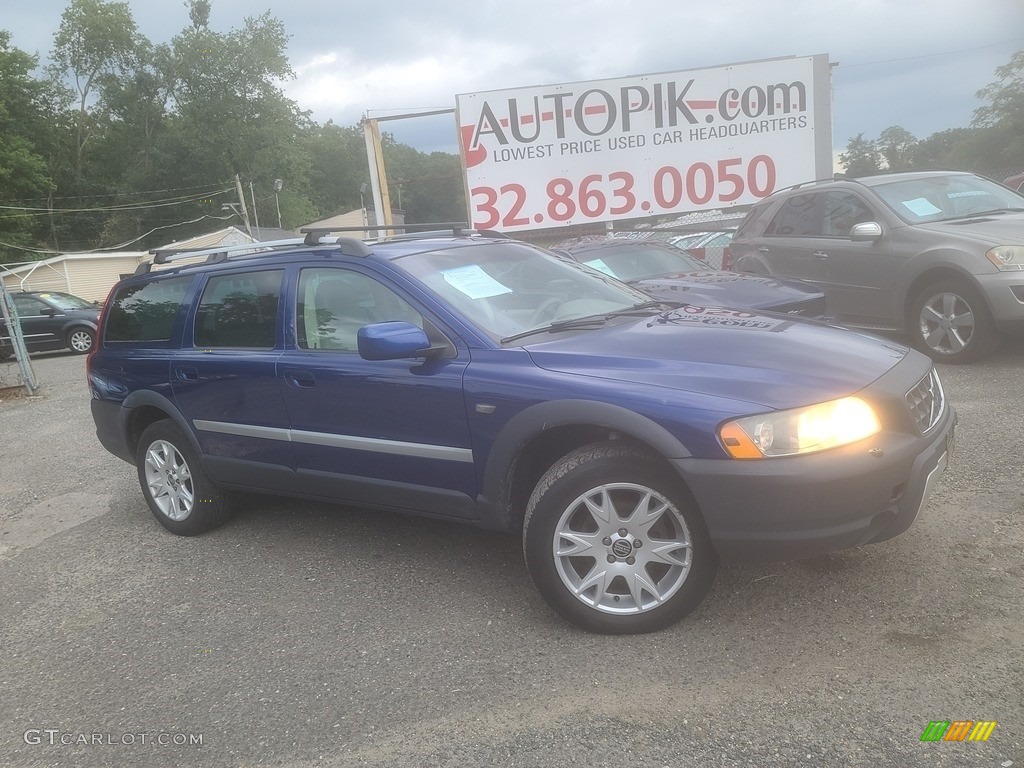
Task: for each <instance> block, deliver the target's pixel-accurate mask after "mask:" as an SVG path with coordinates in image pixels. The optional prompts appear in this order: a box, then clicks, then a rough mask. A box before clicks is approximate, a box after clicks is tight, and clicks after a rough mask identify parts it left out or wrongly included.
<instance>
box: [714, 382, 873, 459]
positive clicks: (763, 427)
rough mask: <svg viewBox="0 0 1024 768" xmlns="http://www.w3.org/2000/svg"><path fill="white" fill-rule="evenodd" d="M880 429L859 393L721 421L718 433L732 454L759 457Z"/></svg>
mask: <svg viewBox="0 0 1024 768" xmlns="http://www.w3.org/2000/svg"><path fill="white" fill-rule="evenodd" d="M881 429H882V426H881V424H880V423H879V421H878V417H877V416H876V415H875V411H874V409H872V407H871V406H870V405H868V404H867V403H866V402H864V401H863V400H861V399H860V398H859V397H844V398H841V399H839V400H831V401H829V402H827V403H819V404H818V405H811V406H808V407H807V408H793V409H791V410H788V411H775V412H774V413H765V414H761V415H759V416H747V417H744V418H742V419H736V420H735V421H730V422H727V423H725V424H723V425H722V426H721V427H720V428H719V430H718V436H719V438H720V439H721V441H722V445H723V446H725V450H726V451H728V452H729V455H730V456H731V457H732V458H734V459H761V458H765V457H769V458H771V457H776V456H795V455H798V454H802V453H814V452H816V451H824V450H827V449H829V448H837V447H839V446H841V445H847V444H849V443H855V442H857V441H858V440H863V439H864V438H865V437H870V436H871V435H874V434H876V433H877V432H879V431H880V430H881Z"/></svg>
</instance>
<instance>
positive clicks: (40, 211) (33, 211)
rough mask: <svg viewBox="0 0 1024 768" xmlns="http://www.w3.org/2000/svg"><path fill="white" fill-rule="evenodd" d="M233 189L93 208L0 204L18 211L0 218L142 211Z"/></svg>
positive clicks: (191, 200)
mask: <svg viewBox="0 0 1024 768" xmlns="http://www.w3.org/2000/svg"><path fill="white" fill-rule="evenodd" d="M233 191H234V190H233V189H231V188H228V189H221V190H216V191H214V192H208V193H205V194H202V195H191V196H187V197H175V198H170V199H167V200H155V201H152V202H149V203H145V204H136V203H125V204H123V205H111V206H98V207H95V208H29V207H22V206H14V205H0V210H3V211H18V213H16V214H12V215H8V216H0V219H13V218H18V217H20V216H48V215H51V214H55V213H57V214H62V213H110V212H118V211H144V210H148V209H151V208H167V207H168V206H173V205H185V204H186V203H193V202H196V201H197V200H202V199H204V198H207V197H216V196H218V195H223V194H226V193H228V192H233Z"/></svg>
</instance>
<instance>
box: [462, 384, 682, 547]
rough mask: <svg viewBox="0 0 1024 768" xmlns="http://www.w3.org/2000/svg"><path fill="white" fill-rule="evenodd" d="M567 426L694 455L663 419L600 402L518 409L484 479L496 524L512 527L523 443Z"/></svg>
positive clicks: (674, 454)
mask: <svg viewBox="0 0 1024 768" xmlns="http://www.w3.org/2000/svg"><path fill="white" fill-rule="evenodd" d="M564 426H595V427H603V428H607V429H609V430H614V431H616V432H621V433H622V434H624V435H628V436H630V437H633V438H636V439H637V440H639V441H641V442H643V443H645V444H647V445H649V446H651V448H652V449H654V450H655V451H657V452H658V453H660V454H661V455H662V456H664V457H665V458H666V459H683V458H687V457H689V456H691V455H692V454H691V453H690V451H689V450H688V449H687V448H686V446H685V445H683V444H682V442H680V441H679V439H678V438H677V437H676V436H675V435H673V434H672V433H671V432H669V431H668V430H667V429H665V428H664V427H663V426H661V425H660V424H658V423H657V422H655V421H653V420H651V419H649V418H648V417H646V416H643V415H642V414H639V413H637V412H636V411H631V410H629V409H628V408H623V407H622V406H619V405H613V404H611V403H604V402H601V401H598V400H550V401H547V402H543V403H537V404H536V405H532V406H530V407H529V408H525V409H524V410H522V411H520V412H519V413H517V414H516V415H515V416H513V417H512V418H511V419H509V421H508V422H507V423H506V424H505V426H504V427H503V428H502V429H501V432H499V433H498V437H497V438H496V439H495V441H494V444H493V445H492V446H491V451H490V453H489V454H488V456H487V464H486V466H485V467H484V473H483V478H482V483H481V494H480V498H479V499H478V502H479V504H480V506H481V507H482V508H483V509H484V510H488V511H489V512H490V514H488V513H487V512H485V513H484V517H485V518H486V517H492V518H493V520H494V523H495V527H497V528H500V529H505V530H512V520H511V515H510V512H509V509H508V505H509V495H510V493H511V478H512V475H513V470H514V468H515V464H516V460H517V458H518V456H519V453H520V451H521V450H522V447H523V446H524V445H525V444H526V443H527V442H528V441H529V440H530V439H531V438H532V437H534V436H536V435H538V434H540V433H541V432H544V431H545V430H548V429H553V428H555V427H564Z"/></svg>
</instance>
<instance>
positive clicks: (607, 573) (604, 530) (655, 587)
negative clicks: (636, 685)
mask: <svg viewBox="0 0 1024 768" xmlns="http://www.w3.org/2000/svg"><path fill="white" fill-rule="evenodd" d="M523 538H524V544H523V549H524V553H525V555H526V564H527V568H528V569H529V571H530V576H531V577H532V578H533V581H534V583H535V584H536V586H537V589H538V590H539V591H540V593H541V595H542V596H543V597H544V599H545V600H546V601H547V602H548V604H549V605H550V606H551V607H552V608H554V609H555V611H557V612H558V613H559V614H561V615H562V616H563V617H564V618H566V619H568V620H569V621H571V622H573V623H575V624H577V625H579V626H581V627H583V628H584V629H587V630H590V631H593V632H601V633H606V634H631V633H642V632H654V631H657V630H660V629H664V628H666V627H668V626H671V625H672V624H674V623H676V622H677V621H679V620H680V619H682V618H683V617H684V616H686V615H687V614H689V613H690V612H691V611H693V610H694V609H695V608H696V607H697V606H698V605H699V604H700V602H701V601H702V600H703V599H704V597H705V596H706V595H707V593H708V591H709V590H710V589H711V584H712V582H713V580H714V575H715V571H716V570H717V566H718V558H717V555H716V554H715V552H714V549H713V547H712V546H711V542H710V539H709V538H708V535H707V532H706V530H705V527H704V521H703V519H701V517H700V515H699V514H698V513H697V511H696V509H695V508H694V507H693V505H692V502H690V501H689V499H688V494H686V493H685V492H684V491H683V490H682V489H681V488H680V487H679V484H678V482H676V481H674V479H673V478H671V477H670V476H669V474H668V470H667V468H663V462H662V461H661V460H660V458H659V457H657V456H654V455H652V454H650V453H648V452H646V451H644V450H641V449H639V448H636V447H633V446H630V445H620V444H613V443H602V444H595V445H590V446H586V447H584V448H580V449H578V450H576V451H574V452H572V453H570V454H569V455H567V456H565V457H563V458H562V459H561V460H559V461H558V462H557V463H556V464H555V465H554V466H553V467H551V469H549V470H548V472H547V473H546V474H545V475H544V477H543V478H541V481H540V482H539V483H538V484H537V488H536V489H535V490H534V492H533V495H532V497H531V498H530V502H529V505H528V506H527V511H526V520H525V522H524V526H523Z"/></svg>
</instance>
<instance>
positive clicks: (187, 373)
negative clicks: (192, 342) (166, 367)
mask: <svg viewBox="0 0 1024 768" xmlns="http://www.w3.org/2000/svg"><path fill="white" fill-rule="evenodd" d="M174 375H175V376H177V377H178V378H179V379H180V380H181V381H199V369H197V368H193V367H192V366H191V365H179V366H177V367H176V368H175V369H174Z"/></svg>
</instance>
